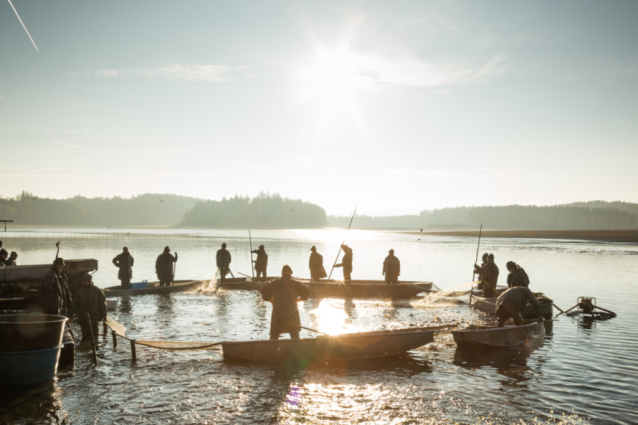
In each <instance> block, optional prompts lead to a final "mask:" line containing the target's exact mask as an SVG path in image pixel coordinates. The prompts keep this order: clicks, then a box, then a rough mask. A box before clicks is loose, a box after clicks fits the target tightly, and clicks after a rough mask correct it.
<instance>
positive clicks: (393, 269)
mask: <svg viewBox="0 0 638 425" xmlns="http://www.w3.org/2000/svg"><path fill="white" fill-rule="evenodd" d="M382 274H383V275H385V283H386V284H388V285H396V284H398V283H399V275H400V274H401V261H399V259H398V258H397V257H395V256H394V250H393V249H391V250H390V251H389V252H388V256H387V257H385V260H384V261H383V273H382Z"/></svg>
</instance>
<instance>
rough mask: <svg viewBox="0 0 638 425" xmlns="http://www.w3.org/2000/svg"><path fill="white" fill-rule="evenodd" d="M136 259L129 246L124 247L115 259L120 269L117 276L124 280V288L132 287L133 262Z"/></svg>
mask: <svg viewBox="0 0 638 425" xmlns="http://www.w3.org/2000/svg"><path fill="white" fill-rule="evenodd" d="M134 263H135V259H134V258H133V256H132V255H131V253H130V252H129V251H128V247H127V246H125V247H124V248H122V253H121V254H119V255H117V256H116V257H115V258H114V259H113V264H115V267H117V268H118V269H120V271H118V272H117V278H118V279H119V280H120V281H121V282H122V288H123V289H129V288H130V287H131V279H132V278H133V264H134Z"/></svg>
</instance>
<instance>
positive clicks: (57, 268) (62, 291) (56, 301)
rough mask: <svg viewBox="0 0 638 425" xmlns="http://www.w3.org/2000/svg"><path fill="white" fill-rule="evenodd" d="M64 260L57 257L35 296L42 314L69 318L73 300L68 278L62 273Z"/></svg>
mask: <svg viewBox="0 0 638 425" xmlns="http://www.w3.org/2000/svg"><path fill="white" fill-rule="evenodd" d="M65 265H66V264H65V263H64V259H63V258H61V257H58V258H56V259H55V261H54V262H53V267H51V269H50V270H49V271H48V272H47V273H46V274H45V275H44V277H43V278H42V280H41V282H40V289H39V290H38V295H37V296H36V304H37V306H38V308H39V309H40V311H41V312H42V313H43V314H57V315H63V316H70V314H71V311H72V310H71V309H72V308H73V299H72V297H71V291H70V290H69V285H68V278H67V276H66V273H64V270H63V269H64V266H65Z"/></svg>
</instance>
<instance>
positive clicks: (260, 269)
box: [252, 245, 268, 277]
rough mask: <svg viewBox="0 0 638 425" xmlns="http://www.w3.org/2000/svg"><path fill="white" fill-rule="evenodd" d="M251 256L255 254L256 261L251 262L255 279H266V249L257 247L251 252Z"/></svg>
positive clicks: (261, 246)
mask: <svg viewBox="0 0 638 425" xmlns="http://www.w3.org/2000/svg"><path fill="white" fill-rule="evenodd" d="M252 253H253V254H257V259H256V260H255V261H253V263H255V273H257V277H266V269H267V268H268V254H266V248H264V246H263V245H259V249H256V250H254V251H252Z"/></svg>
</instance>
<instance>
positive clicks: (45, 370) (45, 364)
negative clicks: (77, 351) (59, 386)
mask: <svg viewBox="0 0 638 425" xmlns="http://www.w3.org/2000/svg"><path fill="white" fill-rule="evenodd" d="M61 349H62V346H61V345H60V346H59V347H54V348H47V349H46V350H35V351H17V352H0V386H11V385H32V384H39V383H41V382H45V381H48V380H49V379H53V377H54V376H55V374H56V372H57V371H58V359H59V358H60V350H61Z"/></svg>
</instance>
